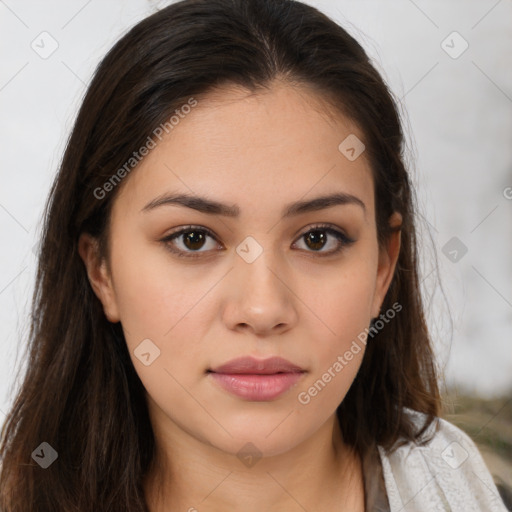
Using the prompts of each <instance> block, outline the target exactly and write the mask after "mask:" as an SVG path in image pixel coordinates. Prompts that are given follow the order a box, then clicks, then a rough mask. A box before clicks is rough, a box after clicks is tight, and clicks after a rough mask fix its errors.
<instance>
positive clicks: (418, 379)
mask: <svg viewBox="0 0 512 512" xmlns="http://www.w3.org/2000/svg"><path fill="white" fill-rule="evenodd" d="M276 78H280V79H282V80H285V81H288V82H289V83H290V84H299V85H300V84H303V85H305V86H308V87H312V88H313V89H315V90H316V91H318V92H320V93H321V95H322V96H323V97H324V98H325V100H326V105H329V107H332V112H333V113H335V112H341V113H343V114H345V115H347V116H349V117H350V118H351V119H352V120H353V121H354V122H355V123H356V125H357V126H358V127H359V128H360V129H361V131H362V133H363V134H364V137H365V140H364V142H365V144H366V152H365V155H366V157H367V158H368V160H369V162H370V164H371V167H372V171H373V177H374V187H375V200H376V222H377V231H378V237H379V242H380V243H382V242H383V241H385V240H386V238H387V236H388V235H389V234H390V231H389V230H390V228H389V224H388V219H389V217H390V216H391V214H392V213H393V212H395V211H397V212H399V213H400V214H401V215H402V218H403V224H402V227H401V249H400V254H399V259H398V263H397V267H396V269H395V274H394V277H393V280H392V283H391V285H390V288H389V291H388V293H387V295H386V298H385V300H384V303H383V305H382V309H383V310H387V309H389V308H391V307H392V304H394V303H395V302H398V303H399V304H400V305H401V306H402V308H403V311H402V312H401V313H400V314H397V315H396V317H395V318H394V319H393V321H391V322H389V323H388V324H387V325H386V326H385V328H384V329H382V330H381V331H380V332H379V333H378V334H376V335H375V336H373V337H372V338H371V339H369V341H368V346H367V350H366V353H365V356H364V359H363V362H362V366H361V368H360V370H359V373H358V375H357V377H356V379H355V381H354V382H353V385H352V386H351V388H350V390H349V392H348V394H347V395H346V397H345V399H344V400H343V402H342V403H341V404H340V406H339V407H338V410H337V413H338V418H339V422H340V425H341V429H342V433H343V436H344V439H345V440H346V441H347V442H348V443H349V444H351V445H352V446H353V447H355V448H356V449H357V450H358V451H359V453H361V454H365V453H366V452H367V450H368V449H369V447H370V446H373V445H374V444H375V443H378V444H379V445H381V446H383V447H385V448H387V449H391V448H392V447H393V445H394V444H395V443H396V441H399V440H402V441H403V440H405V441H408V440H419V436H420V434H421V433H422V432H423V431H424V430H425V428H426V427H427V426H428V425H429V424H430V423H431V422H432V420H433V419H434V418H435V416H436V415H438V413H439V391H438V385H437V379H436V371H435V365H434V361H433V355H432V350H431V344H430V339H429V333H428V330H427V326H426V322H425V318H424V313H423V305H422V300H421V295H420V287H419V281H418V261H417V247H416V235H415V219H414V205H413V197H412V190H411V186H410V181H409V177H408V174H407V171H406V169H405V166H404V161H403V145H404V141H403V134H402V128H401V124H400V119H399V116H398V113H397V107H396V105H395V101H394V100H393V97H392V95H391V93H390V91H389V90H388V88H387V86H386V84H385V83H384V81H383V80H382V78H381V76H380V75H379V73H378V72H377V71H376V69H375V68H374V67H373V66H372V64H371V62H370V60H369V58H368V56H367V55H366V53H365V52H364V50H363V49H362V47H361V46H360V45H359V44H358V43H357V42H356V40H355V39H354V38H353V37H351V36H350V35H349V34H348V33H347V32H346V31H345V30H344V29H343V28H341V27H340V26H339V25H338V24H336V23H335V22H334V21H332V20H331V19H329V18H328V17H327V16H325V15H324V14H322V13H320V12H319V11H317V10H316V9H315V8H313V7H310V6H307V5H304V4H302V3H300V2H295V1H290V0H184V1H181V2H177V3H174V4H171V5H169V6H168V7H166V8H164V9H162V10H160V11H158V12H156V13H155V14H153V15H151V16H149V17H147V18H146V19H144V20H142V21H141V22H140V23H138V24H137V25H136V26H135V27H133V28H132V29H131V30H130V31H129V32H128V33H127V34H126V35H124V36H123V37H122V38H121V39H120V40H119V41H118V42H117V43H116V44H115V46H114V47H113V48H112V49H111V50H110V51H109V52H108V54H107V55H106V56H105V58H104V59H103V61H102V62H101V63H100V65H99V66H98V68H97V69H96V72H95V74H94V77H93V79H92V82H91V84H90V86H89V88H88V90H87V93H86V96H85V98H84V100H83V103H82V105H81V108H80V111H79V113H78V116H77V119H76V122H75V125H74V128H73V131H72V133H71V136H70V138H69V140H68V142H67V146H66V150H65V153H64V156H63V160H62V163H61V166H60V169H59V172H58V174H57V176H56V178H55V181H54V183H53V185H52V187H51V191H50V195H49V198H48V202H47V205H46V210H45V218H44V227H43V238H42V243H41V248H40V253H39V263H38V271H37V277H36V286H35V291H34V296H33V299H32V316H31V325H30V332H29V345H28V349H27V350H28V354H29V355H28V361H27V362H28V365H27V370H26V373H25V375H24V380H23V382H22V384H21V386H20V388H19V390H18V392H17V395H16V398H15V401H14V403H13V406H12V409H11V410H10V412H9V415H8V417H7V420H6V422H5V424H4V427H3V430H2V444H1V446H0V456H1V459H2V468H1V478H0V508H1V509H2V511H3V512H15V511H19V512H21V511H23V512H28V511H36V510H37V511H38V512H43V511H50V510H52V511H53V510H66V511H69V512H71V511H79V512H85V511H95V512H96V511H98V510H102V511H113V510H123V511H143V510H147V506H146V504H145V499H144V492H143V481H144V476H145V475H146V474H147V471H148V468H149V467H150V464H151V461H152V460H153V457H154V437H153V433H152V428H151V423H150V421H149V416H148V412H147V406H146V401H145V390H144V388H143V385H142V383H141V381H140V380H139V378H138V376H137V373H136V372H135V369H134V367H133V365H132V362H131V360H130V357H129V353H128V350H127V347H126V342H125V340H124V337H123V333H122V329H121V326H120V324H119V323H117V324H111V323H110V322H108V320H107V319H106V317H105V315H104V313H103V309H102V306H101V303H100V301H99V300H98V299H97V297H96V296H95V294H94V292H93V290H92V288H91V286H90V284H89V281H88V278H87V274H86V270H85V266H84V264H83V262H82V260H81V259H80V257H79V254H78V250H77V242H78V238H79V235H80V234H81V233H83V232H88V233H90V234H91V235H93V236H96V237H98V238H99V240H100V242H101V245H100V248H101V250H102V254H103V255H106V254H107V249H108V247H107V241H108V233H107V230H106V228H107V226H108V220H109V215H110V211H111V208H112V204H113V201H114V200H115V197H116V194H117V193H118V190H117V189H118V188H119V187H117V189H114V190H113V191H112V192H110V193H109V194H106V195H105V197H104V198H102V199H97V198H96V196H95V195H94V190H95V189H97V188H98V187H101V186H102V185H103V184H104V183H105V182H106V181H107V180H108V179H109V178H111V176H112V175H113V173H114V172H115V171H116V170H117V169H119V168H120V167H121V166H123V164H124V163H125V162H126V161H127V160H128V159H129V158H130V156H131V155H132V153H133V151H134V150H135V149H137V148H139V147H141V146H143V144H144V143H145V141H146V140H147V137H148V136H149V135H150V134H151V133H152V132H153V130H154V129H155V128H156V127H157V126H159V125H160V124H162V123H164V122H166V121H167V120H168V119H169V116H170V115H171V114H172V112H173V111H174V110H175V109H177V108H178V107H179V106H180V105H183V104H184V103H186V102H187V100H188V99H189V98H190V97H198V96H200V95H204V94H207V93H208V91H211V90H213V88H216V87H221V86H223V85H230V84H236V85H240V86H243V87H245V88H247V89H248V90H249V91H251V92H255V91H258V90H261V89H262V88H268V87H270V86H271V84H272V81H273V80H275V79H276ZM340 142H341V141H340ZM125 179H129V178H125ZM404 407H408V408H410V409H413V410H417V411H420V412H422V413H425V414H426V416H425V418H426V422H425V424H424V425H423V427H424V428H423V429H421V430H420V431H418V430H417V429H416V427H415V426H414V424H413V423H412V422H411V421H410V419H409V417H408V416H407V415H406V414H405V413H404V411H403V408H404ZM42 442H47V443H48V444H49V445H51V446H52V447H53V448H54V449H55V450H56V451H57V452H58V459H57V461H56V462H55V463H53V464H52V465H51V466H50V467H49V468H47V469H42V468H41V467H40V466H39V465H38V464H36V462H35V461H34V460H33V459H32V457H31V454H32V452H33V450H35V449H36V447H38V446H39V445H40V444H41V443H42Z"/></svg>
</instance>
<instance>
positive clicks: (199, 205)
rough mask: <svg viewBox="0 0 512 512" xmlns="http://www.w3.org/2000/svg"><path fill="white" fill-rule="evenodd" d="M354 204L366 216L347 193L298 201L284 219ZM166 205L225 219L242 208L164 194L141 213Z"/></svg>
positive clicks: (283, 215)
mask: <svg viewBox="0 0 512 512" xmlns="http://www.w3.org/2000/svg"><path fill="white" fill-rule="evenodd" d="M347 204H354V205H358V206H360V207H361V208H362V209H363V211H364V212H365V214H366V206H365V204H364V203H363V201H361V199H359V198H358V197H356V196H354V195H352V194H347V193H345V192H337V193H334V194H329V195H324V196H320V197H317V198H315V199H311V200H307V201H296V202H294V203H290V204H288V205H286V206H285V208H284V209H283V212H282V218H283V219H284V218H287V217H292V216H295V215H299V214H301V213H307V212H314V211H318V210H323V209H325V208H330V207H332V206H337V205H347ZM165 205H178V206H185V207H186V208H192V209H193V210H197V211H199V212H202V213H207V214H210V215H223V216H225V217H233V218H236V217H239V216H240V208H239V206H238V205H227V204H224V203H220V202H218V201H214V200H212V199H207V198H206V197H200V196H196V195H192V194H164V195H161V196H159V197H157V198H155V199H153V200H152V201H150V202H149V203H148V204H147V205H146V206H144V208H142V210H141V212H148V211H152V210H154V209H155V208H158V207H160V206H165Z"/></svg>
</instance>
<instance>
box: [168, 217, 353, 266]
mask: <svg viewBox="0 0 512 512" xmlns="http://www.w3.org/2000/svg"><path fill="white" fill-rule="evenodd" d="M191 231H195V232H201V233H204V234H206V235H208V236H210V237H211V238H213V239H214V240H215V241H216V242H217V243H218V240H217V237H216V236H215V235H214V234H213V232H212V231H210V230H209V229H208V228H205V227H200V226H192V225H191V226H186V227H184V228H182V229H180V230H179V231H175V232H174V233H171V234H170V235H168V236H166V237H165V238H163V239H162V240H160V241H161V242H162V243H163V244H164V245H165V247H166V248H167V249H168V250H169V251H171V252H172V253H173V254H176V255H177V256H178V257H180V258H198V257H201V255H202V254H203V253H206V252H209V251H182V250H181V249H176V248H175V247H173V246H172V244H171V242H172V241H173V240H174V239H176V238H179V237H180V236H181V235H183V234H185V233H190V232H191ZM313 231H325V232H326V233H328V234H330V235H332V236H334V237H335V238H336V239H337V240H338V242H339V243H340V245H339V246H338V247H337V248H336V249H334V250H331V251H329V252H322V251H312V250H309V251H305V252H309V253H313V254H318V255H319V256H320V257H328V256H333V255H334V254H338V253H339V252H341V251H342V250H343V249H344V248H346V247H348V246H350V245H351V244H353V243H354V242H355V240H353V239H352V238H349V237H348V236H346V235H345V234H344V233H343V232H341V231H338V230H337V229H334V228H332V227H331V226H329V225H327V224H316V225H314V226H311V227H310V228H309V229H308V230H307V231H304V232H303V233H302V234H301V235H300V236H299V237H298V238H297V241H299V240H300V239H301V238H303V237H304V236H305V235H307V234H308V233H311V232H313Z"/></svg>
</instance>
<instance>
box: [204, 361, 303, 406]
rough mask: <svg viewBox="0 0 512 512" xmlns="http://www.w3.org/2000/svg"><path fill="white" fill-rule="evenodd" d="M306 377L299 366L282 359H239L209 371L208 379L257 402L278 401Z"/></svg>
mask: <svg viewBox="0 0 512 512" xmlns="http://www.w3.org/2000/svg"><path fill="white" fill-rule="evenodd" d="M304 374H305V370H303V369H302V368H301V367H300V366H298V365H296V364H293V363H291V362H290V361H287V360H286V359H283V358H281V357H271V358H269V359H263V360H261V359H255V358H253V357H240V358H238V359H233V360H231V361H229V362H227V363H225V364H223V365H220V366H217V367H215V368H214V369H212V370H208V376H209V377H210V379H212V380H213V382H215V383H216V384H218V385H219V386H220V387H221V388H222V389H223V390H224V391H228V392H229V393H231V394H233V395H235V396H238V397H239V398H243V399H245V400H251V401H256V402H261V401H269V400H273V399H275V398H278V397H279V396H280V395H282V394H283V393H285V392H286V391H288V390H289V389H290V388H291V387H292V386H294V385H295V384H296V383H297V382H298V381H299V380H300V379H301V378H302V377H303V375H304Z"/></svg>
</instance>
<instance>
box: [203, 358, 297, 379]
mask: <svg viewBox="0 0 512 512" xmlns="http://www.w3.org/2000/svg"><path fill="white" fill-rule="evenodd" d="M209 371H210V372H214V373H248V374H256V375H269V374H273V373H292V372H303V371H304V370H303V369H302V368H301V367H300V366H297V365H296V364H293V363H291V362H290V361H288V360H286V359H283V358H282V357H269V358H268V359H256V358H255V357H250V356H249V357H248V356H245V357H238V358H236V359H232V360H231V361H228V362H227V363H225V364H222V365H220V366H217V367H215V368H212V369H210V370H209Z"/></svg>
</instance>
